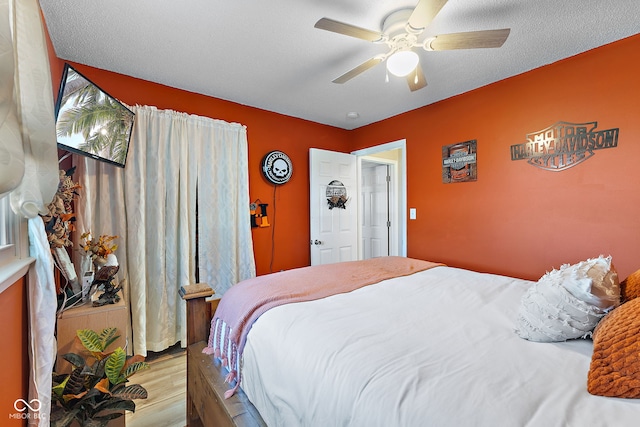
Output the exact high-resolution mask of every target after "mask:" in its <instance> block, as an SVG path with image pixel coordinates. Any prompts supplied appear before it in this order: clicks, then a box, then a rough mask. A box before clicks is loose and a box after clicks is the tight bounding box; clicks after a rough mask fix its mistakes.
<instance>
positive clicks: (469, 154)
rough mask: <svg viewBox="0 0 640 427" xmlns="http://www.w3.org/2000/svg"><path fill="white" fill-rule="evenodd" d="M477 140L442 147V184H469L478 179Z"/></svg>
mask: <svg viewBox="0 0 640 427" xmlns="http://www.w3.org/2000/svg"><path fill="white" fill-rule="evenodd" d="M477 151H478V147H477V143H476V140H475V139H474V140H471V141H465V142H459V143H457V144H453V145H445V146H443V147H442V182H443V183H445V184H447V183H450V182H468V181H476V180H477V179H478V166H477V162H476V153H477Z"/></svg>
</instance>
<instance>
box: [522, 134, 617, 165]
mask: <svg viewBox="0 0 640 427" xmlns="http://www.w3.org/2000/svg"><path fill="white" fill-rule="evenodd" d="M597 127H598V122H587V123H569V122H557V123H555V124H554V125H551V126H549V127H548V128H546V129H542V130H539V131H537V132H533V133H530V134H527V142H525V143H523V144H515V145H512V146H511V160H527V163H529V164H530V165H532V166H535V167H537V168H540V169H545V170H550V171H555V172H558V171H563V170H566V169H569V168H571V167H573V166H576V165H579V164H580V163H582V162H584V161H585V160H587V159H589V158H590V157H591V156H593V155H594V153H593V152H594V151H595V150H602V149H605V148H614V147H617V146H618V135H619V133H620V130H619V129H618V128H615V129H607V130H596V128H597Z"/></svg>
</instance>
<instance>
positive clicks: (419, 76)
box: [407, 62, 427, 92]
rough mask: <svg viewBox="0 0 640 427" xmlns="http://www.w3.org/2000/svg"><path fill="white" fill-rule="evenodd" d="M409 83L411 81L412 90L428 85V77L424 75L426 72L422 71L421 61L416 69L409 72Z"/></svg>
mask: <svg viewBox="0 0 640 427" xmlns="http://www.w3.org/2000/svg"><path fill="white" fill-rule="evenodd" d="M407 83H409V89H411V92H415V91H416V90H418V89H422V88H423V87H425V86H426V85H427V79H425V77H424V72H423V71H422V67H421V66H420V63H419V62H418V65H416V69H415V71H414V72H412V73H409V75H408V76H407Z"/></svg>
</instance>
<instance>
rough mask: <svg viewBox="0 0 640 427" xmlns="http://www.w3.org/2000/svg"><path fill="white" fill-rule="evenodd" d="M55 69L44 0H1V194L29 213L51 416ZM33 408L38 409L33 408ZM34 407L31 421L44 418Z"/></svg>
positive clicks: (38, 354)
mask: <svg viewBox="0 0 640 427" xmlns="http://www.w3.org/2000/svg"><path fill="white" fill-rule="evenodd" d="M52 93H53V91H52V87H51V71H50V68H49V60H48V56H47V49H46V42H45V37H44V30H43V26H42V21H41V18H40V9H39V6H38V2H37V0H0V197H2V196H4V195H6V194H7V193H10V200H11V207H12V209H13V211H14V212H15V213H16V214H17V215H20V216H22V217H25V218H29V242H30V244H29V248H30V255H31V256H32V257H34V258H35V260H36V262H35V265H33V266H32V267H31V269H30V271H29V284H28V286H29V291H28V299H29V319H30V320H29V342H30V346H29V359H30V374H29V400H30V401H32V400H33V399H38V401H39V402H40V406H39V413H40V415H42V416H43V418H44V419H48V418H47V417H48V414H49V411H50V404H51V372H52V370H53V362H54V360H55V351H56V350H55V347H56V346H55V339H54V328H55V310H56V298H55V285H54V279H53V259H52V257H51V252H50V251H49V246H48V241H47V236H46V233H45V230H44V224H43V222H42V219H41V218H40V217H39V216H38V214H39V213H46V212H47V210H46V205H47V204H48V203H49V202H50V201H51V200H52V199H53V196H54V194H55V192H56V190H57V187H58V163H57V148H56V135H55V125H54V112H53V97H52ZM30 412H32V411H31V410H30ZM34 415H35V414H34V413H31V417H30V419H29V424H38V423H39V420H40V419H41V418H36V417H35V416H34Z"/></svg>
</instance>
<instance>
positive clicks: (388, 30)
mask: <svg viewBox="0 0 640 427" xmlns="http://www.w3.org/2000/svg"><path fill="white" fill-rule="evenodd" d="M446 3H447V0H420V1H419V2H418V5H417V6H416V7H415V8H414V9H413V10H412V9H401V10H398V11H396V12H393V13H391V14H390V15H389V16H387V17H386V18H385V20H384V22H383V24H382V31H372V30H367V29H365V28H360V27H356V26H354V25H350V24H345V23H343V22H339V21H335V20H333V19H329V18H322V19H320V20H319V21H318V22H316V24H315V25H314V27H315V28H319V29H321V30H326V31H332V32H334V33H339V34H344V35H346V36H350V37H356V38H359V39H363V40H366V41H370V42H373V43H384V44H386V45H387V46H388V47H389V50H388V51H387V52H386V53H383V54H379V55H376V56H374V57H373V58H371V59H368V60H367V61H365V62H363V63H362V64H360V65H358V66H357V67H355V68H353V69H351V70H349V71H347V72H346V73H344V74H343V75H341V76H340V77H337V78H336V79H334V80H333V83H345V82H347V81H349V80H351V79H352V78H354V77H356V76H357V75H359V74H361V73H363V72H365V71H367V70H368V69H370V68H372V67H374V66H375V65H378V64H379V63H381V62H383V61H385V60H386V61H387V70H388V71H389V72H390V73H392V74H394V75H396V76H399V77H406V78H407V83H408V84H409V89H411V91H412V92H413V91H416V90H418V89H422V88H423V87H425V86H426V85H427V80H426V79H425V77H424V73H423V71H422V67H421V66H420V62H419V57H418V54H417V53H416V52H415V51H414V48H416V47H422V48H424V49H425V50H427V51H434V50H452V49H477V48H496V47H500V46H502V45H503V44H504V42H505V40H506V39H507V37H508V36H509V32H510V31H511V30H510V29H509V28H505V29H501V30H484V31H471V32H465V33H452V34H441V35H438V36H435V37H429V38H426V39H425V40H420V36H421V34H422V32H423V31H424V30H425V29H426V28H427V26H428V25H429V24H430V23H431V21H433V19H434V18H435V17H436V15H437V14H438V12H440V9H442V7H443V6H444V5H445V4H446Z"/></svg>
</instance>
